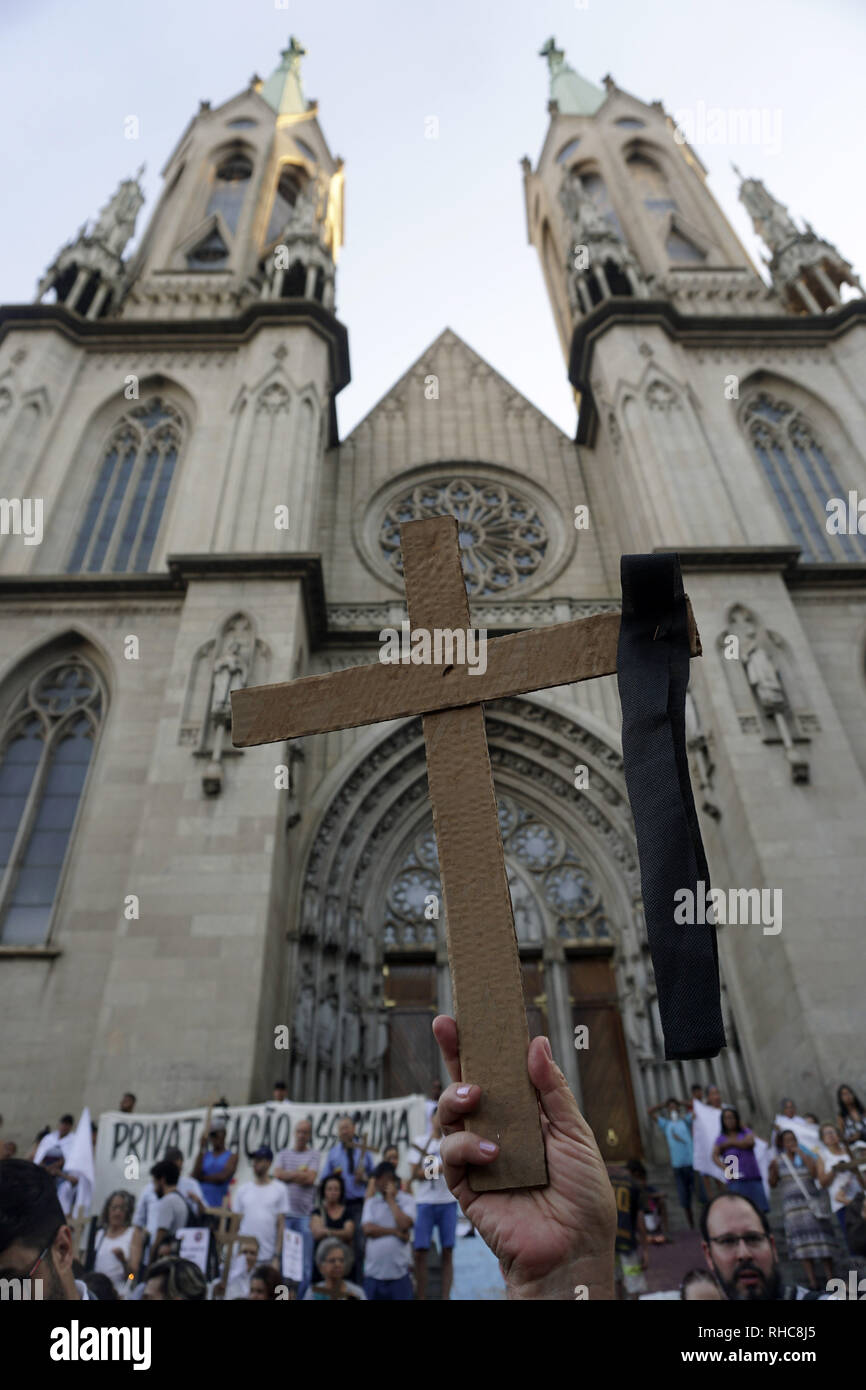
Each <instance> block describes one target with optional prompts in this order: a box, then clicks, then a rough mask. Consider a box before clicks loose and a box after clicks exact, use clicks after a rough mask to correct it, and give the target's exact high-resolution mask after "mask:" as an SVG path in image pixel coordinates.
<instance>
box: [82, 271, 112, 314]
mask: <svg viewBox="0 0 866 1390" xmlns="http://www.w3.org/2000/svg"><path fill="white" fill-rule="evenodd" d="M109 288H110V286H109V285H107V284H106V283H105V281H104V280H103V282H102V284H101V285H100V286H99V289H98V290H97V291H96V294H95V295H94V296H93V303H92V304H91V306H90V308H89V309H88V311H87V313H86V315H85V317H86V318H89V319H95V318H98V316H99V311H100V309H101V308H102V306H103V304H104V303H105V301H106V299H107V298H108V291H109Z"/></svg>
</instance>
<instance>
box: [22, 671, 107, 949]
mask: <svg viewBox="0 0 866 1390" xmlns="http://www.w3.org/2000/svg"><path fill="white" fill-rule="evenodd" d="M103 708H104V694H103V690H102V686H101V682H100V680H99V677H98V676H97V675H96V672H95V671H94V670H93V668H92V667H91V666H90V665H89V664H88V663H87V662H86V661H85V660H84V659H83V658H81V657H79V656H71V657H69V658H66V659H64V660H62V661H55V662H54V663H53V664H52V665H51V666H50V667H48V668H47V669H46V670H44V671H43V672H42V673H41V674H40V675H38V676H37V677H36V678H35V679H33V680H31V681H30V682H29V684H28V687H27V690H26V692H25V693H24V694H23V695H22V696H20V697H19V699H18V700H17V701H16V702H15V704H14V705H13V708H12V711H11V712H10V715H9V717H8V718H7V720H6V724H5V727H4V728H3V730H2V732H0V942H2V944H3V945H7V946H8V945H18V946H21V945H27V946H35V945H39V944H41V943H43V942H44V941H45V939H46V937H47V935H48V931H49V927H50V924H51V916H52V913H53V910H54V903H55V900H56V897H57V890H58V886H59V884H60V880H61V876H62V872H63V866H64V863H65V861H66V858H67V854H68V851H69V842H70V838H71V834H72V828H73V825H74V824H75V819H76V816H77V813H78V806H79V802H80V800H81V793H82V790H83V788H84V784H85V780H86V778H87V771H88V768H89V766H90V760H91V756H92V754H93V746H94V740H95V737H96V734H97V732H98V729H99V725H100V721H101V718H102V712H103Z"/></svg>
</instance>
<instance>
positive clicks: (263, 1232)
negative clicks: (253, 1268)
mask: <svg viewBox="0 0 866 1390" xmlns="http://www.w3.org/2000/svg"><path fill="white" fill-rule="evenodd" d="M232 1211H239V1212H240V1213H241V1224H240V1228H239V1230H238V1235H242V1236H256V1237H257V1239H258V1242H259V1264H267V1262H268V1260H272V1259H273V1258H274V1254H275V1252H276V1248H277V1217H278V1216H279V1215H280V1214H281V1213H282V1215H283V1216H288V1214H289V1194H288V1192H287V1191H286V1185H285V1183H283V1182H278V1181H277V1179H276V1178H271V1179H270V1180H269V1181H268V1182H264V1183H260V1182H245V1183H243V1184H242V1185H241V1186H240V1187H239V1188H238V1190H237V1192H236V1193H235V1195H234V1197H233V1198H232Z"/></svg>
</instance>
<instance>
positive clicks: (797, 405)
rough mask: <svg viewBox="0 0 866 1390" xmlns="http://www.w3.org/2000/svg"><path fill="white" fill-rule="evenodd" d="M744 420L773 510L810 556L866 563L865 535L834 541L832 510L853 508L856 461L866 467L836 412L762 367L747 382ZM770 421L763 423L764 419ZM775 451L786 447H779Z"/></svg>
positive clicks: (838, 537) (804, 389)
mask: <svg viewBox="0 0 866 1390" xmlns="http://www.w3.org/2000/svg"><path fill="white" fill-rule="evenodd" d="M739 391H740V396H739V408H738V412H737V419H738V423H739V427H740V430H741V433H742V435H743V438H744V439H745V440H746V442H747V445H748V447H749V448H750V451H751V452H752V457H753V458H755V456H756V455H757V459H756V461H757V462H758V463H759V464H760V471H761V478H762V482H763V485H764V487H765V489H766V491H767V494H768V496H769V497H770V498H771V499H772V504H773V506H774V508H775V509H776V510H777V513H778V514H779V515H780V517H781V520H782V522H783V523H784V525H785V526H786V528H787V530H788V532H789V534H790V535H791V538H792V540H793V541H794V542H795V543H796V544H799V545H800V546H801V547H802V549H803V551H804V558H806V559H807V560H813V561H814V560H817V561H819V562H820V561H834V560H835V561H837V562H838V561H843V562H844V561H855V560H856V561H860V562H861V563H862V561H863V558H864V556H866V538H864V537H863V536H862V535H859V534H858V535H847V534H846V535H831V534H830V533H829V532H828V531H827V528H826V521H827V510H826V504H827V502H828V501H829V499H830V498H831V497H837V498H841V499H843V500H844V501H845V502H846V504H847V498H848V492H849V490H850V489H857V487H858V486H859V478H858V477H857V476H855V473H856V471H857V470H856V468H855V467H853V466H852V464H851V462H850V460H859V461H861V462H866V459H864V454H863V450H862V449H861V448H859V447H858V446H857V444H856V442H855V440H854V439H853V437H852V436H851V434H850V433H849V431H848V428H847V426H846V425H845V424H844V422H843V421H842V420H841V419H840V417H839V415H838V414H837V412H836V411H835V410H834V409H833V407H832V406H830V405H829V404H828V403H827V402H826V401H825V400H823V399H822V397H821V396H819V395H818V394H817V393H816V392H815V391H813V390H812V389H810V388H809V387H807V386H805V385H803V384H802V383H801V382H799V381H796V380H794V378H792V377H789V376H786V375H784V374H783V373H781V372H771V371H767V370H766V369H760V370H758V371H755V372H751V373H750V374H749V375H748V376H746V377H745V378H744V379H743V380H742V381H741V382H740V387H739ZM762 417H763V418H762ZM774 445H775V446H781V447H780V448H776V447H774Z"/></svg>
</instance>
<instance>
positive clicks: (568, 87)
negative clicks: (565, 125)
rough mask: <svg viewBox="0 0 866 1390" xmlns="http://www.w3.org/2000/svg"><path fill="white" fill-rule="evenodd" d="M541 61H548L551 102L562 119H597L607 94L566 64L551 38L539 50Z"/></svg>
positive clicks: (560, 51)
mask: <svg viewBox="0 0 866 1390" xmlns="http://www.w3.org/2000/svg"><path fill="white" fill-rule="evenodd" d="M538 56H539V58H546V59H547V65H548V67H549V69H550V100H551V101H552V102H555V103H556V105H557V108H558V110H559V112H560V114H561V115H563V116H594V115H595V113H596V111H597V110H598V108H599V107H600V106H601V104H602V102H603V101H604V99H605V96H606V93H605V92H603V91H602V89H601V87H596V86H595V84H594V83H593V82H587V80H586V78H585V77H581V76H580V74H579V73H576V72H575V70H574V68H572V67H569V65H568V63H567V62H566V61H565V52H564V51H563V49H561V48H557V46H556V40H555V39H553V38H550V39H548V40H547V43H546V44H545V45H544V47H543V48H541V49H539V53H538Z"/></svg>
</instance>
